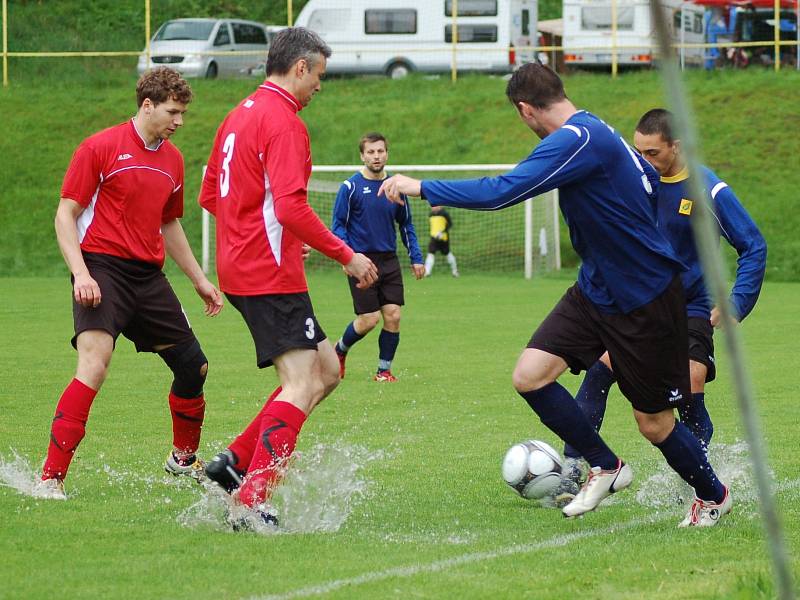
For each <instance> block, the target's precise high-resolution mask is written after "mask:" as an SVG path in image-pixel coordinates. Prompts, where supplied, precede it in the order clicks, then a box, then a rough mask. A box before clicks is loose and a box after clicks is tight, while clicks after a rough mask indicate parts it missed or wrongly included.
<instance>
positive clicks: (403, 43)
mask: <svg viewBox="0 0 800 600" xmlns="http://www.w3.org/2000/svg"><path fill="white" fill-rule="evenodd" d="M454 5H455V3H454V2H453V0H442V1H439V2H432V1H431V0H350V1H349V2H342V1H341V0H309V2H308V3H307V4H306V5H305V6H304V7H303V10H301V11H300V14H299V15H298V17H297V23H296V25H301V26H303V27H308V28H309V29H312V30H314V31H316V32H317V33H319V34H320V36H322V38H323V39H324V40H325V41H326V42H327V43H328V44H329V45H330V47H331V49H332V50H333V56H331V58H330V60H329V61H328V69H327V71H328V73H331V74H334V73H384V74H386V75H388V76H389V77H392V78H395V79H399V78H401V77H405V76H406V75H407V74H408V73H409V72H411V71H422V72H446V71H449V70H450V68H451V61H452V58H453V46H452V38H453V25H454V23H455V25H456V27H457V34H456V35H457V40H458V49H457V52H456V65H457V67H458V69H459V70H467V71H489V72H499V73H507V72H510V71H512V70H513V69H514V68H515V67H516V66H518V65H519V64H522V63H524V62H528V61H531V60H534V59H535V53H534V52H533V51H531V50H523V48H527V47H530V46H532V45H534V44H535V41H536V37H535V36H536V21H537V2H536V0H459V2H458V4H457V13H456V18H455V19H454V18H453V8H454Z"/></svg>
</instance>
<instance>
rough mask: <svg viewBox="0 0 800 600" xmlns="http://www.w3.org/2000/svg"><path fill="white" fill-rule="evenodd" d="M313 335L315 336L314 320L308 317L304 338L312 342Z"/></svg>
mask: <svg viewBox="0 0 800 600" xmlns="http://www.w3.org/2000/svg"><path fill="white" fill-rule="evenodd" d="M314 335H316V334H315V333H314V319H312V318H311V317H308V318H307V319H306V337H307V338H308V339H310V340H313V339H314Z"/></svg>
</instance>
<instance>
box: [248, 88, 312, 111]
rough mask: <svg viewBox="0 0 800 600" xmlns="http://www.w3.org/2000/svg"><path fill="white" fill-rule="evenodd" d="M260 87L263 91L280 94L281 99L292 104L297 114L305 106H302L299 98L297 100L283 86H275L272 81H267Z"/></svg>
mask: <svg viewBox="0 0 800 600" xmlns="http://www.w3.org/2000/svg"><path fill="white" fill-rule="evenodd" d="M258 87H259V88H261V89H264V90H268V91H270V92H274V93H276V94H278V95H279V96H280V97H281V98H283V99H284V100H286V101H287V102H288V103H289V104H291V106H292V108H293V109H294V112H296V113H297V112H300V111H301V110H303V105H302V104H300V102H299V101H298V100H297V98H295V97H294V96H293V95H292V94H290V93H289V92H287V91H286V90H285V89H283V88H282V87H281V86H279V85H275V84H274V83H272V82H271V81H265V82H264V83H262V84H261V85H260V86H258Z"/></svg>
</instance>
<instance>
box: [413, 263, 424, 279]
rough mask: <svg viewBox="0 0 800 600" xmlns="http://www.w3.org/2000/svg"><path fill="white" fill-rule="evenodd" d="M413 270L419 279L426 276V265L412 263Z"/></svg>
mask: <svg viewBox="0 0 800 600" xmlns="http://www.w3.org/2000/svg"><path fill="white" fill-rule="evenodd" d="M411 271H412V272H413V273H414V277H416V278H417V279H422V278H423V277H425V265H411Z"/></svg>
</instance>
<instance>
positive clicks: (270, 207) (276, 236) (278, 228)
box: [262, 171, 283, 267]
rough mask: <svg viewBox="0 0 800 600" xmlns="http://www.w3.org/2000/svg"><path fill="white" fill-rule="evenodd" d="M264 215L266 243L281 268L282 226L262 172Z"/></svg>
mask: <svg viewBox="0 0 800 600" xmlns="http://www.w3.org/2000/svg"><path fill="white" fill-rule="evenodd" d="M262 213H263V215H264V229H265V230H266V232H267V243H268V244H269V247H270V250H272V256H274V257H275V264H276V265H278V266H279V267H280V266H281V258H282V257H281V242H282V241H283V225H281V224H280V223H279V222H278V218H277V217H276V216H275V198H274V197H273V196H272V189H271V188H270V185H269V177H268V176H267V172H266V171H264V205H263V207H262Z"/></svg>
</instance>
